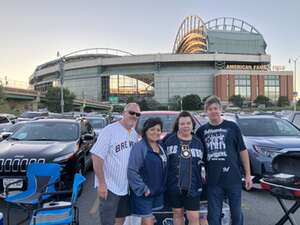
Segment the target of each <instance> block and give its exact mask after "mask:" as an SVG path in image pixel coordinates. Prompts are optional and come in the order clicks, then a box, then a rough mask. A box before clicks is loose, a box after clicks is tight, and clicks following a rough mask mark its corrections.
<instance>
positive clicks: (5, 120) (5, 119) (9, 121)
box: [0, 114, 16, 131]
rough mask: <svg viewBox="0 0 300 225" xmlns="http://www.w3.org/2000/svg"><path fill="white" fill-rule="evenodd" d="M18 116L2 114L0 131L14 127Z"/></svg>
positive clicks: (0, 115)
mask: <svg viewBox="0 0 300 225" xmlns="http://www.w3.org/2000/svg"><path fill="white" fill-rule="evenodd" d="M15 120H16V116H15V115H13V114H0V131H2V130H3V129H5V128H7V127H10V126H12V125H13V124H14V123H15Z"/></svg>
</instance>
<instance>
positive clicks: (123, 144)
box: [115, 141, 134, 152]
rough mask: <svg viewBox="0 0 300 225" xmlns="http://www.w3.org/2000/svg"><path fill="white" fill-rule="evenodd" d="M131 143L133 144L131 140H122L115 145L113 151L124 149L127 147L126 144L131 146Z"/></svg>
mask: <svg viewBox="0 0 300 225" xmlns="http://www.w3.org/2000/svg"><path fill="white" fill-rule="evenodd" d="M133 145H134V142H133V141H124V142H122V143H120V144H117V145H116V148H115V151H116V152H119V151H122V150H124V149H128V146H129V148H131V147H132V146H133Z"/></svg>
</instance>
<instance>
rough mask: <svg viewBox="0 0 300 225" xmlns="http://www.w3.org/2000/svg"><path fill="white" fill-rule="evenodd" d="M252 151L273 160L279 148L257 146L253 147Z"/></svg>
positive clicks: (278, 152)
mask: <svg viewBox="0 0 300 225" xmlns="http://www.w3.org/2000/svg"><path fill="white" fill-rule="evenodd" d="M253 149H254V150H255V152H257V153H259V154H261V155H264V156H266V157H268V158H274V157H275V156H277V155H278V154H280V153H281V152H280V150H281V149H280V148H275V147H269V146H259V145H253Z"/></svg>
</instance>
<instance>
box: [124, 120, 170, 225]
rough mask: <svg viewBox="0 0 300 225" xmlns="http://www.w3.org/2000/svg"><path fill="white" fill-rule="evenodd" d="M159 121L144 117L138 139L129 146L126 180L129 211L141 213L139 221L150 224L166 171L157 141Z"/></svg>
mask: <svg viewBox="0 0 300 225" xmlns="http://www.w3.org/2000/svg"><path fill="white" fill-rule="evenodd" d="M161 131H162V122H161V120H160V119H159V118H150V119H148V120H147V121H146V122H145V123H144V126H143V130H142V140H141V141H139V142H138V143H137V144H135V145H134V146H133V148H132V150H131V153H130V158H129V164H128V173H127V175H128V182H129V186H130V188H131V192H130V200H131V209H132V214H133V215H136V216H139V217H142V224H143V225H153V224H154V217H153V214H152V212H153V210H158V209H161V208H163V200H164V198H163V193H164V191H165V182H166V173H167V155H166V154H165V152H164V149H163V148H162V147H161V145H160V144H159V140H160V135H161Z"/></svg>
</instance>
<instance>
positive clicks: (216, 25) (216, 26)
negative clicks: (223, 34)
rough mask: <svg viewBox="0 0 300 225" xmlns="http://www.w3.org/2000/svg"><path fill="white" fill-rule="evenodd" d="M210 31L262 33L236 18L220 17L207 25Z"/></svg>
mask: <svg viewBox="0 0 300 225" xmlns="http://www.w3.org/2000/svg"><path fill="white" fill-rule="evenodd" d="M205 25H206V28H207V29H208V30H220V31H236V32H249V33H255V34H260V35H261V33H260V32H259V31H258V30H257V29H256V28H255V27H254V26H253V25H251V24H249V23H248V22H246V21H244V20H241V19H237V18H234V17H218V18H215V19H212V20H209V21H207V22H206V23H205Z"/></svg>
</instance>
